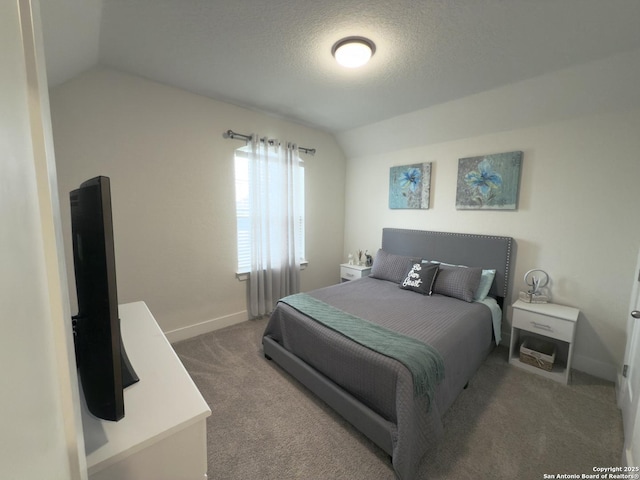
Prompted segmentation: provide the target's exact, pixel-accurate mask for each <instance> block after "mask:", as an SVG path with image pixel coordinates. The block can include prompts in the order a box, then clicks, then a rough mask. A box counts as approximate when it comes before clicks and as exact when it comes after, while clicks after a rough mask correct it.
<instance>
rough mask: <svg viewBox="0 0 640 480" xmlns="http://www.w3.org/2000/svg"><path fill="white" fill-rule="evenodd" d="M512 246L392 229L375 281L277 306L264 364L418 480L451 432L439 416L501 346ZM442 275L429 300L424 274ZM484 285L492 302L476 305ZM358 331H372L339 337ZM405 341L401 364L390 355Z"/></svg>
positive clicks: (505, 240) (405, 478) (493, 239)
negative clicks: (425, 461) (419, 361)
mask: <svg viewBox="0 0 640 480" xmlns="http://www.w3.org/2000/svg"><path fill="white" fill-rule="evenodd" d="M513 245H514V242H513V239H512V238H510V237H501V236H489V235H474V234H460V233H446V232H431V231H421V230H406V229H395V228H385V229H383V232H382V247H381V249H380V250H379V251H378V253H377V254H376V257H375V259H374V265H373V269H372V275H371V276H370V277H365V278H362V279H358V280H354V281H351V282H345V283H341V284H338V285H333V286H330V287H326V288H321V289H318V290H314V291H312V292H308V293H306V294H299V295H296V296H293V297H286V298H285V299H282V300H281V301H280V302H279V303H278V305H277V307H276V308H275V309H274V312H273V313H272V315H271V317H270V319H269V322H268V324H267V327H266V329H265V332H264V337H263V349H264V355H265V357H266V358H267V359H269V360H273V361H274V362H275V363H277V364H278V365H279V366H280V367H282V368H283V369H284V370H285V371H287V372H288V373H289V374H291V375H292V376H293V377H294V378H295V379H297V380H298V381H299V382H301V383H302V384H303V385H305V386H306V387H307V388H308V389H309V390H311V391H312V392H313V393H314V394H315V395H317V396H318V397H319V398H321V399H322V400H323V401H324V402H326V403H327V404H328V405H329V406H330V407H332V408H333V409H334V410H336V411H337V412H338V413H339V414H340V415H342V416H343V417H344V418H345V419H346V420H348V421H349V422H350V423H351V424H352V425H353V426H354V427H355V428H357V429H358V430H360V431H361V432H362V433H363V434H364V435H366V436H367V437H368V438H369V439H371V440H372V441H373V442H374V443H375V444H376V445H378V446H379V447H380V448H381V449H382V450H384V451H385V452H387V453H388V454H389V455H390V456H391V459H392V463H393V468H394V471H395V473H396V475H397V477H398V478H400V479H402V480H411V479H413V478H415V477H416V474H417V469H418V466H419V463H420V461H421V459H422V457H423V455H424V454H425V453H426V451H427V450H428V449H429V448H430V447H431V446H433V445H434V444H435V442H437V440H438V437H439V436H440V434H441V432H442V422H441V418H442V415H443V414H444V413H445V412H446V410H447V409H448V408H449V406H450V405H451V404H452V403H453V401H454V400H455V399H456V398H457V396H458V395H459V394H460V393H461V392H462V391H463V389H464V388H465V386H466V385H467V384H468V382H469V381H470V380H471V378H472V377H473V375H474V373H475V372H476V370H477V369H478V368H479V367H480V365H481V364H482V363H483V361H484V360H485V358H486V357H487V355H488V354H489V353H490V352H491V350H492V349H493V348H494V347H495V345H496V344H497V343H499V341H500V322H501V319H502V310H501V307H502V306H503V303H504V299H505V298H508V297H507V296H508V292H509V273H510V265H511V255H512V250H513ZM434 264H435V265H436V266H435V267H434ZM461 266H463V267H461ZM434 269H435V270H434ZM436 270H437V274H436V276H435V281H434V282H433V283H431V284H429V285H428V288H427V290H428V291H425V284H426V283H428V282H429V281H430V276H429V274H428V273H427V271H429V272H433V271H436ZM492 270H495V272H492ZM478 272H480V273H478ZM409 273H411V274H413V275H414V277H415V275H418V274H419V275H423V277H420V278H421V279H423V280H425V281H424V282H422V284H421V285H419V286H420V288H412V287H415V284H412V282H411V281H409V282H406V280H410V279H411V277H408V274H409ZM487 273H488V274H489V276H490V277H492V278H491V279H489V280H487V278H486V274H487ZM478 276H479V277H480V278H479V279H478V280H477V281H476V278H478ZM416 278H417V277H416ZM403 279H404V281H403ZM461 279H462V280H461ZM405 283H407V285H404V286H403V284H405ZM418 283H420V282H418ZM480 283H482V284H483V285H484V290H485V293H486V298H482V299H481V301H476V300H477V298H475V297H476V294H478V295H481V296H482V294H481V293H480V292H479V289H478V287H479V284H480ZM487 283H488V285H487ZM401 287H403V288H401ZM417 290H421V291H417ZM472 290H473V291H472ZM470 292H471V293H470ZM429 293H431V294H429ZM470 295H471V296H470ZM309 308H311V310H309ZM305 312H306V313H305ZM310 312H311V313H310ZM312 317H313V318H312ZM332 322H334V323H332ZM352 322H353V323H352ZM358 322H360V323H362V326H363V327H366V328H365V332H364V333H360V330H357V331H354V332H353V334H352V333H351V332H349V333H345V332H344V331H342V330H341V328H343V327H344V328H346V326H352V325H355V324H358ZM358 328H360V327H358ZM354 329H355V327H354ZM369 330H372V331H371V332H369ZM385 334H386V335H388V341H387V340H385V341H383V342H380V338H382V337H380V335H385ZM358 335H360V337H358ZM354 339H355V340H354ZM368 341H371V342H373V343H372V344H371V345H373V346H371V345H369V344H368V343H367V342H368ZM376 342H377V343H376ZM397 342H399V343H398V347H397V348H396V351H397V352H399V355H400V356H399V357H394V352H395V351H392V352H391V353H389V352H388V351H386V350H384V349H385V348H387V347H386V344H389V345H395V344H396V343H397ZM402 342H409V346H408V347H407V346H406V345H405V343H402ZM383 344H384V345H383ZM413 344H415V345H416V346H415V348H417V349H420V348H422V349H423V350H421V351H420V357H421V358H422V357H427V356H430V360H429V361H430V362H431V363H429V364H428V365H425V366H423V367H422V368H423V370H421V371H420V372H417V371H416V368H417V367H416V368H414V366H413V365H411V361H412V360H411V358H408V359H407V358H403V357H402V353H403V352H405V351H408V350H409V348H413ZM389 348H393V347H389ZM411 355H413V354H411ZM416 355H418V354H415V355H413V356H414V357H415V356H416ZM425 379H427V380H428V381H427V380H425ZM425 385H426V386H425ZM419 386H420V387H421V388H418V387H419ZM422 386H424V388H422Z"/></svg>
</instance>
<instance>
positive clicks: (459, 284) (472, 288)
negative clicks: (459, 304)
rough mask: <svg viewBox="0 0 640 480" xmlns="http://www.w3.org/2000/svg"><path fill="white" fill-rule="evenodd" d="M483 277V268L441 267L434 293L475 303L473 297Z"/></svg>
mask: <svg viewBox="0 0 640 480" xmlns="http://www.w3.org/2000/svg"><path fill="white" fill-rule="evenodd" d="M481 276H482V269H481V268H475V267H455V266H450V265H440V270H439V271H438V276H437V277H436V281H435V284H434V285H433V293H439V294H440V295H446V296H448V297H453V298H458V299H460V300H464V301H465V302H473V295H474V294H475V292H476V290H477V289H478V285H479V284H480V277H481Z"/></svg>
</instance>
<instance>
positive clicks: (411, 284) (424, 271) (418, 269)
mask: <svg viewBox="0 0 640 480" xmlns="http://www.w3.org/2000/svg"><path fill="white" fill-rule="evenodd" d="M437 274H438V264H436V263H431V264H428V263H414V264H413V267H411V270H410V271H409V273H408V274H407V276H406V277H405V279H404V280H403V281H402V283H401V284H400V288H404V289H405V290H413V291H414V292H418V293H422V294H423V295H431V292H432V291H433V284H434V281H435V279H436V275H437Z"/></svg>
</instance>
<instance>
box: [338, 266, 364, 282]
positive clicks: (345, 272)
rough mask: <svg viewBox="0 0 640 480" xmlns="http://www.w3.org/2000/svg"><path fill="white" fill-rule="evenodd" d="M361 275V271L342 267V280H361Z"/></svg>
mask: <svg viewBox="0 0 640 480" xmlns="http://www.w3.org/2000/svg"><path fill="white" fill-rule="evenodd" d="M334 272H335V270H334ZM360 273H361V272H360V271H358V270H355V269H353V268H349V267H340V278H344V279H345V280H355V279H356V278H360ZM334 275H335V273H334Z"/></svg>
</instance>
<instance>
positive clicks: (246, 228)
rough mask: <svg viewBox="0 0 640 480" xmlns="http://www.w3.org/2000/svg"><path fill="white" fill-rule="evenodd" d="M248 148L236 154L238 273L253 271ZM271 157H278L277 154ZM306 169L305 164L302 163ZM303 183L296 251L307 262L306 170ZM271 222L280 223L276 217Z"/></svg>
mask: <svg viewBox="0 0 640 480" xmlns="http://www.w3.org/2000/svg"><path fill="white" fill-rule="evenodd" d="M247 151H248V150H247V147H243V148H239V149H237V150H236V152H235V157H234V160H235V176H236V222H237V241H238V273H248V272H249V271H250V270H251V205H250V197H249V193H250V188H251V187H250V181H249V179H250V171H249V157H248V155H247ZM270 155H276V153H275V152H273V153H270ZM301 166H303V167H304V164H303V163H301ZM300 179H301V181H300V182H299V184H300V185H298V188H299V190H300V195H298V198H299V199H300V200H299V201H298V203H297V205H296V206H297V207H298V208H297V209H296V210H297V211H298V212H299V213H298V218H297V219H296V225H297V231H296V250H297V251H298V252H300V262H301V263H303V262H304V261H305V260H304V259H305V233H304V232H305V218H304V215H305V213H304V212H305V205H304V168H302V169H301V174H300ZM270 221H271V222H274V223H275V222H278V221H279V220H278V218H276V217H275V216H274V217H273V218H270Z"/></svg>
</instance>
